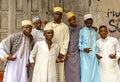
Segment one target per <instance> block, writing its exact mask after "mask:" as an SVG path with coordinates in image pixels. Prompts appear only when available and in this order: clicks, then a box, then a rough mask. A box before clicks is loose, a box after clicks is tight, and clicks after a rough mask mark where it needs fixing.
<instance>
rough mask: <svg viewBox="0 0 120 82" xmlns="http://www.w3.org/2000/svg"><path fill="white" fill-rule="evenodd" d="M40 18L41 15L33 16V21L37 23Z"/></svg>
mask: <svg viewBox="0 0 120 82" xmlns="http://www.w3.org/2000/svg"><path fill="white" fill-rule="evenodd" d="M38 20H41V18H40V16H35V17H33V18H32V22H33V23H35V22H36V21H38Z"/></svg>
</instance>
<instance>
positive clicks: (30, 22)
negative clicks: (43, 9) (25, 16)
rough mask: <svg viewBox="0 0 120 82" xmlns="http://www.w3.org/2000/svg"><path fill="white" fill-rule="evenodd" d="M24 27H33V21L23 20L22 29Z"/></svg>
mask: <svg viewBox="0 0 120 82" xmlns="http://www.w3.org/2000/svg"><path fill="white" fill-rule="evenodd" d="M24 25H31V26H32V21H30V20H23V21H22V27H23V26H24Z"/></svg>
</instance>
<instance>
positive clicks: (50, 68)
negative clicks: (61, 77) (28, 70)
mask: <svg viewBox="0 0 120 82" xmlns="http://www.w3.org/2000/svg"><path fill="white" fill-rule="evenodd" d="M53 34H54V32H53V28H51V25H46V26H45V28H44V36H45V41H39V42H36V44H35V46H34V48H33V50H32V51H31V54H30V63H31V65H32V68H34V71H33V79H32V82H56V59H57V58H58V57H57V56H58V54H59V46H58V45H57V44H55V43H53V42H52V38H53ZM34 58H36V59H35V60H36V61H34ZM34 64H35V67H34Z"/></svg>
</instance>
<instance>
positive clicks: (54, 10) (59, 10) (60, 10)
mask: <svg viewBox="0 0 120 82" xmlns="http://www.w3.org/2000/svg"><path fill="white" fill-rule="evenodd" d="M57 11H58V12H61V13H63V8H62V7H55V8H54V9H53V12H57Z"/></svg>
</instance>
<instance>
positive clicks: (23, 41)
mask: <svg viewBox="0 0 120 82" xmlns="http://www.w3.org/2000/svg"><path fill="white" fill-rule="evenodd" d="M31 31H32V22H31V21H29V20H23V21H22V32H19V33H16V34H12V35H10V36H9V37H7V38H5V39H4V40H3V41H2V42H1V43H0V58H1V59H2V60H3V61H4V62H5V64H6V66H5V72H4V78H3V82H29V81H28V74H27V64H28V63H29V60H28V57H29V52H30V50H31V40H30V39H31Z"/></svg>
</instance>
